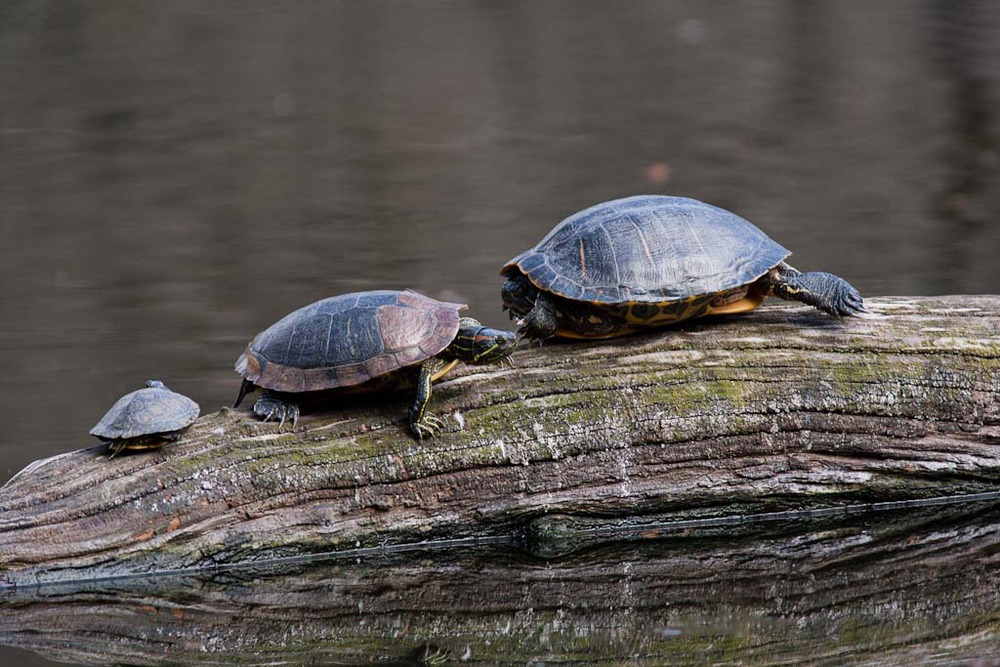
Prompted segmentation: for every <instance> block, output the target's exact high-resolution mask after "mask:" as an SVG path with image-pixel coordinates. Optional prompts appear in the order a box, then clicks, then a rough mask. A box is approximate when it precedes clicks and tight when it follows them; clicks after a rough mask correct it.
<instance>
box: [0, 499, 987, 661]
mask: <svg viewBox="0 0 1000 667" xmlns="http://www.w3.org/2000/svg"><path fill="white" fill-rule="evenodd" d="M998 508H1000V506H998V505H997V504H996V500H993V501H992V504H986V503H971V502H970V503H965V504H956V505H952V506H949V507H932V508H921V509H918V510H912V509H911V510H907V511H905V512H879V513H872V514H868V515H861V516H855V517H852V518H851V520H850V521H846V522H845V521H843V519H842V518H841V519H839V520H837V521H830V520H828V519H826V520H822V521H813V522H811V523H810V524H809V525H808V526H803V525H798V524H797V525H795V526H788V525H775V524H770V525H768V526H767V527H766V529H761V528H760V527H758V528H757V529H756V530H755V531H754V532H753V534H750V535H736V536H733V535H728V534H727V535H715V536H711V535H705V534H704V533H702V532H700V531H695V532H693V533H692V532H685V533H683V534H680V535H675V536H673V537H671V538H668V539H664V540H656V541H650V540H642V541H639V542H632V543H630V544H628V545H623V546H607V547H605V548H602V549H599V550H592V551H589V552H587V553H581V554H575V555H573V556H570V557H567V558H563V559H560V560H559V561H558V562H547V561H541V560H538V559H533V558H531V557H529V556H527V555H525V554H523V553H518V552H516V551H512V550H511V549H510V548H502V549H490V550H487V549H467V550H454V549H449V550H438V551H427V552H424V553H423V554H422V559H420V560H419V561H416V560H414V559H412V558H392V557H378V556H373V557H366V558H363V559H360V561H357V560H355V559H354V558H350V559H346V558H342V559H334V560H331V561H330V562H325V563H311V564H308V565H292V566H289V565H288V564H283V565H282V566H281V567H280V568H267V567H259V568H253V569H241V570H240V571H238V572H228V573H218V572H216V573H214V574H209V573H203V574H202V575H200V576H192V575H186V576H175V577H156V578H154V579H152V580H143V581H141V582H136V581H133V580H115V581H103V582H91V583H89V584H86V585H82V586H81V585H74V586H72V587H70V588H68V589H67V588H64V587H63V586H59V585H56V586H51V587H43V588H29V589H19V590H17V591H8V592H7V594H6V595H5V596H4V598H0V644H3V645H9V646H17V647H20V648H24V649H29V650H32V651H36V652H38V653H40V654H42V655H44V656H46V657H48V658H50V659H54V660H60V661H70V662H73V663H75V664H131V665H178V664H183V665H194V664H212V665H226V664H229V665H274V664H373V663H377V664H411V665H416V664H424V663H419V662H417V661H416V660H412V661H406V660H404V658H405V657H406V656H410V657H415V654H417V653H419V651H420V650H421V648H422V647H426V646H431V647H436V651H437V652H436V655H439V656H447V658H449V659H446V660H444V662H445V664H458V663H461V664H466V665H498V664H517V665H525V664H539V663H558V664H564V663H567V662H572V664H594V665H608V664H664V665H705V664H716V665H789V664H808V665H838V666H839V665H844V664H866V665H916V664H930V662H933V664H954V665H957V664H982V665H991V664H995V663H993V662H988V661H984V660H982V659H983V658H984V657H986V656H996V655H998V654H1000V616H998V613H997V610H998V609H1000V577H997V576H996V571H997V567H998V560H997V554H998V546H1000V530H998V528H1000V523H998V522H1000V509H998ZM276 571H277V573H276ZM931 656H933V657H935V658H936V660H933V661H928V658H929V657H931ZM971 658H978V659H980V660H979V661H978V662H965V661H963V660H969V659H971Z"/></svg>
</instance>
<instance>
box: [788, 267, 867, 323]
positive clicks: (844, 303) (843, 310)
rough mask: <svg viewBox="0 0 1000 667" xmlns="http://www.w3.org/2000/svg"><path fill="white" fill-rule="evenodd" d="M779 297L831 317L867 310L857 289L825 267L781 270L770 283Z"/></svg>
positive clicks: (856, 313) (857, 313)
mask: <svg viewBox="0 0 1000 667" xmlns="http://www.w3.org/2000/svg"><path fill="white" fill-rule="evenodd" d="M774 293H775V295H776V296H779V297H781V298H782V299H790V300H794V301H801V302H802V303H806V304H809V305H810V306H814V307H816V308H819V309H820V310H822V311H824V312H826V313H829V314H830V315H833V316H834V317H846V316H851V315H860V314H861V313H865V312H868V311H867V310H866V309H865V300H864V299H863V298H862V296H861V293H860V292H858V290H856V289H855V288H854V286H853V285H851V283H849V282H847V281H846V280H844V279H843V278H841V277H840V276H837V275H834V274H832V273H826V272H825V271H809V272H807V273H795V274H791V273H789V274H784V275H782V276H781V279H780V282H778V283H777V284H776V285H775V286H774Z"/></svg>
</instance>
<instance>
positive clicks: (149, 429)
mask: <svg viewBox="0 0 1000 667" xmlns="http://www.w3.org/2000/svg"><path fill="white" fill-rule="evenodd" d="M199 412H200V408H199V407H198V404H197V403H195V402H194V401H192V400H191V399H190V398H188V397H187V396H184V395H183V394H178V393H177V392H175V391H170V390H169V389H167V387H166V385H164V384H163V383H162V382H160V381H159V380H149V381H148V382H146V387H145V388H144V389H139V390H136V391H133V392H132V393H130V394H125V395H124V396H122V397H121V398H119V399H118V400H117V401H116V402H115V404H114V405H112V406H111V409H110V410H108V412H107V414H105V415H104V417H102V418H101V421H99V422H97V426H95V427H94V428H92V429H90V435H93V436H96V437H98V438H100V439H101V440H102V441H103V442H106V443H108V450H109V451H110V452H111V456H115V455H116V454H118V453H119V452H121V451H122V450H124V449H129V450H137V449H153V448H156V447H160V446H161V445H164V444H165V443H168V442H172V441H174V440H177V439H179V438H180V437H181V434H182V433H183V432H184V431H185V430H186V429H187V428H188V427H189V426H191V424H193V423H194V420H195V419H197V418H198V413H199Z"/></svg>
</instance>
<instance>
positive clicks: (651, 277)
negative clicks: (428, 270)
mask: <svg viewBox="0 0 1000 667" xmlns="http://www.w3.org/2000/svg"><path fill="white" fill-rule="evenodd" d="M790 254H791V252H789V251H788V250H786V249H785V248H783V247H782V246H780V245H778V244H777V243H775V242H774V241H772V240H771V239H770V238H768V236H767V235H766V234H764V232H762V231H761V230H759V229H758V228H757V227H755V226H754V225H753V224H751V223H750V222H748V221H746V220H744V219H743V218H741V217H739V216H737V215H735V214H733V213H730V212H729V211H727V210H725V209H721V208H718V207H716V206H712V205H710V204H706V203H704V202H700V201H697V200H694V199H687V198H684V197H667V196H659V195H639V196H635V197H627V198H625V199H617V200H614V201H609V202H605V203H602V204H597V205H596V206H592V207H590V208H588V209H586V210H583V211H580V212H579V213H576V214H574V215H571V216H569V217H568V218H566V219H565V220H563V221H562V222H560V223H559V224H558V225H556V227H555V228H554V229H553V230H552V231H551V232H549V233H548V235H547V236H545V238H543V239H542V240H541V241H540V242H539V243H538V245H536V246H535V247H533V248H531V249H530V250H528V251H526V252H523V253H521V254H520V255H518V256H517V257H514V258H513V259H511V260H510V261H509V262H507V263H506V264H505V265H504V267H503V269H502V270H501V274H502V275H503V276H505V277H506V278H507V281H506V282H505V284H504V286H503V290H502V296H503V302H504V307H505V308H507V309H509V310H510V312H511V316H512V317H514V316H516V317H518V318H519V323H518V333H519V334H522V335H524V336H526V337H528V338H536V339H543V338H548V337H550V336H562V337H567V338H610V337H613V336H621V335H625V334H629V333H632V332H634V331H636V330H639V329H644V328H647V327H658V326H663V325H666V324H670V323H673V322H677V321H680V320H685V319H688V318H692V317H701V316H703V315H715V314H720V313H740V312H744V311H748V310H752V309H753V308H756V307H757V306H758V305H759V304H760V303H761V301H763V300H764V298H765V297H767V296H769V295H774V296H778V297H781V298H783V299H791V300H795V301H801V302H803V303H807V304H809V305H811V306H815V307H817V308H819V309H821V310H824V311H826V312H827V313H830V314H831V315H834V316H837V317H840V316H844V315H856V314H858V313H861V312H863V311H864V301H863V300H862V298H861V295H860V294H859V293H858V291H857V290H856V289H854V288H853V287H852V286H851V285H850V284H849V283H848V282H847V281H846V280H844V279H843V278H840V277H838V276H835V275H833V274H831V273H824V272H821V271H810V272H807V273H802V272H800V271H798V270H796V269H793V268H792V267H791V266H789V265H788V264H786V263H785V261H784V260H785V258H786V257H788V256H789V255H790Z"/></svg>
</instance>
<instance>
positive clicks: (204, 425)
mask: <svg viewBox="0 0 1000 667" xmlns="http://www.w3.org/2000/svg"><path fill="white" fill-rule="evenodd" d="M868 305H869V308H870V310H871V311H872V315H871V316H870V317H867V318H865V319H850V320H844V321H837V320H833V319H831V318H828V317H826V316H824V315H822V314H820V313H817V312H815V311H814V310H812V309H809V308H805V307H797V306H795V305H792V304H785V303H780V302H778V303H771V301H769V302H768V303H767V304H765V306H763V307H762V308H761V309H759V310H757V311H755V312H754V313H751V314H749V315H746V316H741V317H733V318H726V319H721V318H720V319H715V320H711V321H699V322H695V323H692V324H690V325H687V326H683V327H680V328H678V329H674V330H664V331H660V332H657V333H654V334H651V335H645V336H636V337H633V338H629V339H621V340H618V341H614V342H611V343H573V344H552V345H546V346H543V347H541V348H537V347H535V348H530V349H523V350H519V351H518V352H516V353H515V357H514V360H515V363H516V367H515V368H513V369H507V368H482V369H464V370H463V371H461V372H459V373H457V374H455V375H454V376H449V378H451V379H449V380H448V381H447V382H444V383H442V384H440V385H438V386H437V389H436V390H435V397H434V399H433V402H432V406H433V408H434V409H436V410H438V411H444V412H445V413H446V423H447V425H448V428H447V429H446V432H444V433H442V434H441V435H440V436H439V437H437V438H434V439H432V440H429V441H424V442H417V441H415V440H412V439H411V438H410V437H409V436H408V435H407V432H406V430H405V425H404V423H403V415H404V413H405V405H406V398H405V397H402V396H390V397H383V398H382V399H381V400H378V401H375V402H372V401H368V402H356V403H355V404H353V405H345V406H343V407H342V408H341V409H337V410H332V411H329V412H325V413H321V414H313V415H306V416H305V417H304V418H303V419H302V420H301V421H300V423H299V428H298V429H297V430H296V431H295V432H290V431H287V430H286V431H284V432H279V431H278V429H277V427H276V426H275V425H273V424H261V423H259V422H257V421H256V420H254V419H252V418H251V417H250V415H249V413H248V412H246V411H231V410H227V409H223V410H220V411H219V412H215V413H211V414H207V415H206V416H204V417H202V418H201V419H199V420H198V422H197V423H196V424H195V425H194V426H193V427H192V429H191V430H190V431H189V432H188V433H187V435H186V437H185V438H184V439H182V440H181V441H179V442H177V443H175V444H172V445H169V446H167V447H165V448H163V449H161V450H158V451H152V452H144V453H138V454H134V455H128V456H119V457H116V458H113V459H109V458H108V457H107V455H106V452H105V450H104V449H103V448H101V447H89V448H85V449H81V450H77V451H73V452H69V453H67V454H64V455H61V456H57V457H54V458H51V459H47V460H44V461H39V462H36V463H35V464H32V465H31V466H29V467H28V468H26V469H25V470H24V471H22V472H21V473H19V474H18V475H17V476H15V478H14V479H12V480H11V481H10V482H9V483H8V484H6V485H5V486H4V487H3V488H2V489H0V586H6V587H8V588H10V587H16V586H25V585H30V584H34V583H58V582H62V583H63V584H68V583H70V582H83V581H88V580H93V579H95V578H98V577H114V576H121V575H133V574H143V573H155V572H164V571H175V570H189V569H195V568H218V567H220V566H228V565H233V564H242V563H249V562H254V561H263V560H267V559H273V558H280V557H289V556H303V555H308V554H315V553H325V552H330V551H337V550H343V549H351V548H357V547H379V546H386V547H394V546H397V545H403V544H413V543H420V542H426V541H433V540H442V539H453V538H461V537H491V536H509V535H512V534H523V533H524V532H525V531H526V530H527V532H528V533H532V530H530V527H533V526H534V527H537V526H538V525H542V526H543V527H544V521H545V519H544V518H545V517H549V516H552V515H559V516H563V517H570V518H571V519H572V520H573V521H583V522H585V523H587V522H589V523H587V525H593V522H594V521H597V522H598V523H599V524H601V523H603V524H606V525H609V526H620V525H635V524H637V523H638V524H641V523H642V522H643V521H653V520H657V521H662V520H665V519H692V518H706V517H718V516H727V515H745V514H750V513H758V512H773V511H779V510H784V509H789V508H818V507H829V506H835V505H837V504H842V503H859V502H869V501H881V500H893V499H905V498H922V497H930V496H942V495H953V494H956V493H977V492H986V491H994V490H996V489H997V482H998V480H1000V401H998V397H1000V372H998V371H1000V297H997V296H981V297H976V296H961V297H935V298H879V299H872V300H870V301H869V304H868ZM236 380H237V378H235V376H234V382H233V385H234V391H235V388H236V386H237V384H238V383H237V381H236ZM539 521H541V522H543V523H542V524H539ZM551 532H552V531H547V530H535V531H534V534H535V535H536V537H537V536H538V535H541V536H542V537H543V538H544V537H545V536H546V535H548V534H550V533H551ZM555 532H556V533H558V532H559V531H558V530H557V531H555Z"/></svg>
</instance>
